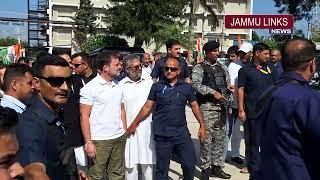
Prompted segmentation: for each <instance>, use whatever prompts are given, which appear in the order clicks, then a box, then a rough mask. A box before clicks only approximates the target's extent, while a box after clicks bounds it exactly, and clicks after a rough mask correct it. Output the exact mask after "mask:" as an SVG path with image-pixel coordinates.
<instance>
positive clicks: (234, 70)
mask: <svg viewBox="0 0 320 180" xmlns="http://www.w3.org/2000/svg"><path fill="white" fill-rule="evenodd" d="M242 66H243V63H242V61H241V60H240V59H239V60H236V61H234V62H231V63H230V65H229V67H228V71H229V74H230V83H231V85H233V86H234V87H235V91H234V93H233V94H232V98H233V100H232V108H235V109H238V87H237V86H238V72H239V70H240V69H241V67H242Z"/></svg>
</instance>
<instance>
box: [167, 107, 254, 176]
mask: <svg viewBox="0 0 320 180" xmlns="http://www.w3.org/2000/svg"><path fill="white" fill-rule="evenodd" d="M186 115H187V122H188V128H189V130H190V133H191V136H192V140H193V142H194V145H195V149H196V154H197V159H198V162H199V140H198V138H197V133H198V129H199V124H198V121H197V120H196V118H195V117H194V115H193V113H192V111H191V109H190V108H186ZM241 130H242V132H243V129H241ZM230 150H231V149H230V143H229V147H228V151H230ZM244 150H245V145H244V140H243V139H242V140H241V145H240V154H241V156H242V157H243V156H244ZM227 159H228V160H229V161H228V163H225V168H224V171H225V172H226V173H229V174H231V179H232V180H248V179H249V175H248V174H242V173H240V169H241V168H242V167H243V166H239V165H236V164H234V163H229V162H230V157H229V156H228V157H227ZM200 172H201V170H200V169H199V167H197V169H196V172H195V178H194V179H195V180H197V179H199V178H200ZM169 177H170V178H171V179H172V180H180V179H182V169H181V167H180V164H178V163H176V162H174V161H171V163H170V172H169ZM211 179H212V180H213V179H214V180H218V179H219V178H211Z"/></svg>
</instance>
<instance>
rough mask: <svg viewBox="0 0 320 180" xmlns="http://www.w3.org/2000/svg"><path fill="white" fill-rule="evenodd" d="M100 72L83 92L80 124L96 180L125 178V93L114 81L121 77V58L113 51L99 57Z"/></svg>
mask: <svg viewBox="0 0 320 180" xmlns="http://www.w3.org/2000/svg"><path fill="white" fill-rule="evenodd" d="M97 63H98V68H99V71H100V73H99V74H97V76H96V77H95V78H94V79H92V80H91V81H90V82H89V83H88V84H86V85H85V86H84V87H83V88H82V89H81V90H80V124H81V130H82V134H83V137H84V142H85V150H86V152H87V155H88V157H89V158H90V160H91V162H89V175H90V177H91V179H92V180H101V179H102V178H104V177H107V179H110V180H111V179H112V180H122V179H124V172H125V171H124V150H125V145H126V140H127V136H126V134H125V129H126V123H125V112H124V108H123V107H122V106H121V102H122V91H121V89H120V86H119V85H118V82H117V81H115V80H114V78H115V77H116V76H118V75H119V73H120V70H121V64H120V61H119V56H118V55H117V54H116V53H113V52H103V53H101V54H99V55H98V57H97Z"/></svg>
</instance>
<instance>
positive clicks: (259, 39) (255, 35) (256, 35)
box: [252, 31, 262, 42]
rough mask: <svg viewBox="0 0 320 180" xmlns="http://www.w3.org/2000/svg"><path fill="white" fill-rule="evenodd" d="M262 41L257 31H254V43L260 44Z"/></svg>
mask: <svg viewBox="0 0 320 180" xmlns="http://www.w3.org/2000/svg"><path fill="white" fill-rule="evenodd" d="M261 40H262V39H261V37H259V35H258V34H257V32H256V31H252V41H257V42H259V41H261Z"/></svg>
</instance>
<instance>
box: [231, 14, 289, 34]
mask: <svg viewBox="0 0 320 180" xmlns="http://www.w3.org/2000/svg"><path fill="white" fill-rule="evenodd" d="M293 25H294V19H293V16H292V15H226V16H225V27H226V28H227V29H269V31H270V34H292V33H293Z"/></svg>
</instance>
